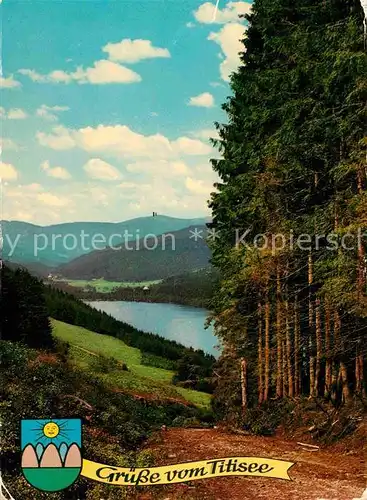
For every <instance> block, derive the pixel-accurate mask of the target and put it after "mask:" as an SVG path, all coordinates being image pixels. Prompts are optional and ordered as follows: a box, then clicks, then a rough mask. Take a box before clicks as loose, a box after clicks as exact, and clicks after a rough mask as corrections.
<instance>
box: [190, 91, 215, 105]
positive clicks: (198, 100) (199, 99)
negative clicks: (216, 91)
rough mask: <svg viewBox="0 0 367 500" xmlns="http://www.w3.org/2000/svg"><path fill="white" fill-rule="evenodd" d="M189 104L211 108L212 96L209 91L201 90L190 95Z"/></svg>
mask: <svg viewBox="0 0 367 500" xmlns="http://www.w3.org/2000/svg"><path fill="white" fill-rule="evenodd" d="M189 106H198V107H202V108H212V107H213V106H214V97H213V96H212V94H210V93H209V92H203V93H202V94H199V95H197V96H194V97H191V98H190V101H189Z"/></svg>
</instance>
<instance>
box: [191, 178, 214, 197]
mask: <svg viewBox="0 0 367 500" xmlns="http://www.w3.org/2000/svg"><path fill="white" fill-rule="evenodd" d="M185 186H186V187H187V189H188V190H189V191H191V192H192V193H195V194H200V195H201V194H202V195H205V196H207V197H209V194H210V193H211V191H214V188H213V184H212V183H208V182H205V181H203V180H200V179H193V178H192V177H187V179H186V181H185Z"/></svg>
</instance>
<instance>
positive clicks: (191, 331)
mask: <svg viewBox="0 0 367 500" xmlns="http://www.w3.org/2000/svg"><path fill="white" fill-rule="evenodd" d="M89 304H90V305H91V306H93V307H95V308H96V309H99V310H100V311H104V312H106V313H108V314H110V315H111V316H113V317H114V318H116V319H118V320H120V321H125V323H129V324H130V325H133V326H135V328H138V329H139V330H143V331H146V332H152V333H157V334H158V335H161V336H162V337H165V338H166V339H170V340H176V342H180V344H183V345H185V346H188V347H194V348H195V349H202V350H203V351H205V352H208V353H210V354H213V355H214V356H216V357H218V355H219V350H218V349H216V348H215V346H216V345H218V339H217V338H216V337H215V335H214V332H213V327H212V326H210V327H209V328H207V329H205V328H204V325H205V321H206V318H207V316H208V311H207V310H206V309H200V308H197V307H189V306H181V305H176V304H153V303H150V302H125V301H124V302H115V301H114V302H109V301H98V302H89Z"/></svg>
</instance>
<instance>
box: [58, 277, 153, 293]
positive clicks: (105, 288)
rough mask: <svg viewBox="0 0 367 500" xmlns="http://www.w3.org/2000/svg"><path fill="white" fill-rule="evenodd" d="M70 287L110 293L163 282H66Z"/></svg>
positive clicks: (99, 280) (100, 280) (98, 280)
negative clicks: (116, 289)
mask: <svg viewBox="0 0 367 500" xmlns="http://www.w3.org/2000/svg"><path fill="white" fill-rule="evenodd" d="M65 281H66V282H67V283H68V285H70V286H75V287H78V288H86V287H92V288H94V289H95V290H96V291H97V292H100V293H109V292H112V290H114V289H115V288H142V287H144V286H151V285H156V284H158V283H160V282H161V281H162V280H156V281H136V282H135V281H107V280H105V279H103V278H100V279H95V280H65Z"/></svg>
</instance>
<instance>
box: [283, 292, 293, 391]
mask: <svg viewBox="0 0 367 500" xmlns="http://www.w3.org/2000/svg"><path fill="white" fill-rule="evenodd" d="M285 308H286V344H287V370H288V396H289V397H290V398H293V397H294V384H293V373H292V340H291V325H290V318H289V304H288V300H287V302H286V305H285Z"/></svg>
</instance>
